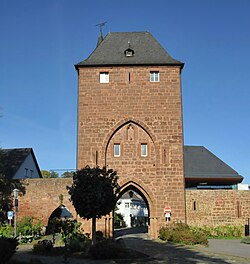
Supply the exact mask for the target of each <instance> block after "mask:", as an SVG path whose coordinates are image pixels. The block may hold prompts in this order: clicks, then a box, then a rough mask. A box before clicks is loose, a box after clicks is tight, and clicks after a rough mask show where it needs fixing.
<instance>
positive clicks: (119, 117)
mask: <svg viewBox="0 0 250 264" xmlns="http://www.w3.org/2000/svg"><path fill="white" fill-rule="evenodd" d="M183 66H184V64H183V63H182V62H180V61H177V60H175V59H173V58H172V57H171V56H170V55H169V54H168V53H167V52H166V51H165V50H164V49H163V48H162V46H161V45H160V44H159V43H158V42H157V40H156V39H155V38H154V37H153V36H152V35H151V34H150V33H149V32H122V33H120V32H119V33H117V32H114V33H113V32H112V33H108V34H107V36H106V37H105V38H104V39H101V40H100V41H98V45H97V47H96V49H95V50H94V51H93V52H92V53H91V54H90V56H89V57H88V58H87V59H85V60H83V61H82V62H80V63H78V64H76V65H75V67H76V69H77V71H78V145H77V149H78V150H77V151H78V154H77V166H78V168H82V167H84V166H86V165H90V166H95V165H99V166H103V165H106V166H107V167H108V168H112V169H114V170H116V171H117V172H118V174H119V176H120V178H119V183H120V185H121V187H122V188H121V194H123V193H124V192H126V191H128V190H134V191H136V192H137V193H139V194H140V195H141V196H142V197H143V198H144V200H145V202H146V203H147V206H148V210H149V219H150V225H149V234H150V236H151V237H157V235H158V231H159V228H160V227H161V226H163V225H165V224H166V218H165V214H164V208H165V207H170V208H171V220H170V221H182V222H185V215H186V214H185V196H184V172H183V129H182V98H181V70H182V68H183ZM105 228H106V227H105Z"/></svg>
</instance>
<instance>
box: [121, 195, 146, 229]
mask: <svg viewBox="0 0 250 264" xmlns="http://www.w3.org/2000/svg"><path fill="white" fill-rule="evenodd" d="M117 207H118V210H117V213H120V214H121V215H122V216H123V219H124V221H125V224H126V227H135V226H147V225H148V208H147V205H146V203H145V202H144V200H143V199H142V198H141V197H140V196H139V195H138V194H135V193H134V192H133V191H130V192H126V193H124V194H123V195H122V196H121V198H120V199H119V200H118V201H117Z"/></svg>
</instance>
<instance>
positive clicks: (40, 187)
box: [18, 178, 112, 236]
mask: <svg viewBox="0 0 250 264" xmlns="http://www.w3.org/2000/svg"><path fill="white" fill-rule="evenodd" d="M24 185H25V191H26V192H25V195H19V211H18V219H19V220H20V219H21V218H22V217H24V216H32V217H34V218H36V219H39V220H41V221H42V222H43V225H44V226H47V225H48V220H49V217H50V216H51V214H52V213H53V211H54V210H55V209H56V208H57V207H58V206H59V205H60V200H59V195H60V194H62V195H63V205H64V206H66V207H67V208H68V210H69V211H70V212H71V213H72V215H73V217H74V218H75V219H77V220H78V221H79V222H81V223H82V225H81V228H82V230H84V232H85V233H91V220H90V221H86V220H83V219H81V218H79V216H77V214H76V211H75V209H74V207H73V205H72V204H71V202H70V201H69V198H70V196H69V195H68V191H67V189H66V187H67V186H71V185H72V179H70V178H68V179H60V178H53V179H45V178H43V179H26V180H24ZM97 230H101V231H103V232H104V234H105V235H106V236H110V235H111V234H112V217H111V216H109V215H107V216H106V217H105V218H104V220H103V221H98V220H97Z"/></svg>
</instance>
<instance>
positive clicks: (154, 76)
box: [150, 71, 160, 82]
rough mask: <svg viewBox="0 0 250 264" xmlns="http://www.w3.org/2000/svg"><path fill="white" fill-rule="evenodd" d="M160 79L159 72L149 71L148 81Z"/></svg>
mask: <svg viewBox="0 0 250 264" xmlns="http://www.w3.org/2000/svg"><path fill="white" fill-rule="evenodd" d="M159 81H160V74H159V72H158V71H151V72H150V82H159Z"/></svg>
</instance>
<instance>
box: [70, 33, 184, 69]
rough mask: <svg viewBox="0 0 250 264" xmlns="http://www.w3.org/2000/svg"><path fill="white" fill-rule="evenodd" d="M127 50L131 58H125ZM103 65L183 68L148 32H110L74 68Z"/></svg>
mask: <svg viewBox="0 0 250 264" xmlns="http://www.w3.org/2000/svg"><path fill="white" fill-rule="evenodd" d="M128 49H131V50H132V51H133V52H134V53H133V56H125V51H126V50H128ZM105 65H174V66H180V67H181V68H183V66H184V63H182V62H180V61H178V60H175V59H173V58H172V57H171V56H170V55H169V54H168V53H167V52H166V51H165V50H164V49H163V47H162V46H161V45H160V44H159V42H158V41H157V40H156V39H155V38H154V37H153V36H152V35H151V34H150V33H149V32H112V33H108V34H107V35H106V37H105V38H104V40H103V41H102V42H101V43H99V45H98V46H97V47H96V49H95V50H94V51H93V52H92V54H91V55H90V56H89V57H88V58H87V59H85V60H83V61H82V62H80V63H78V64H76V65H75V67H76V69H78V68H79V67H84V66H105Z"/></svg>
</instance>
